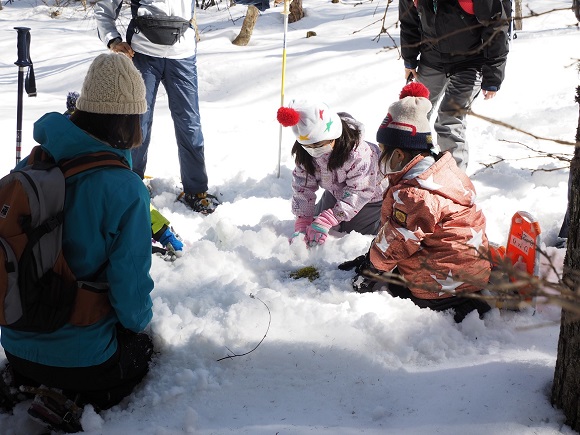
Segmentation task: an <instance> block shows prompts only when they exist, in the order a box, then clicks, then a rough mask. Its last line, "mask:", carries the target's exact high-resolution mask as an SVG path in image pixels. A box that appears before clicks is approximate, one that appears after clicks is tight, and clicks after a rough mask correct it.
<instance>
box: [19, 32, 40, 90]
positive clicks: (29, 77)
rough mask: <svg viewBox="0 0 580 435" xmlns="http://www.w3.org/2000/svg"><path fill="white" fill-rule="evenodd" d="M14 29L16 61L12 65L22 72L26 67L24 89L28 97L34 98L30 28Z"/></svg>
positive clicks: (34, 80) (34, 81) (34, 85)
mask: <svg viewBox="0 0 580 435" xmlns="http://www.w3.org/2000/svg"><path fill="white" fill-rule="evenodd" d="M14 29H16V31H17V32H18V43H17V49H18V60H17V61H16V62H14V64H15V65H18V66H19V67H20V68H22V71H24V68H25V67H28V70H27V72H26V79H25V80H24V89H25V90H26V93H27V94H28V96H29V97H36V78H35V77H34V66H33V65H32V60H31V59H30V28H29V27H15V28H14Z"/></svg>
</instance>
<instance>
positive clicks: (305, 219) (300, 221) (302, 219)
mask: <svg viewBox="0 0 580 435" xmlns="http://www.w3.org/2000/svg"><path fill="white" fill-rule="evenodd" d="M313 220H314V218H313V217H312V216H299V217H298V218H296V221H295V222H294V234H292V237H290V238H289V239H288V243H290V244H292V242H293V241H294V239H295V238H296V237H298V236H299V235H300V234H306V229H307V228H308V227H309V226H310V224H311V223H312V221H313Z"/></svg>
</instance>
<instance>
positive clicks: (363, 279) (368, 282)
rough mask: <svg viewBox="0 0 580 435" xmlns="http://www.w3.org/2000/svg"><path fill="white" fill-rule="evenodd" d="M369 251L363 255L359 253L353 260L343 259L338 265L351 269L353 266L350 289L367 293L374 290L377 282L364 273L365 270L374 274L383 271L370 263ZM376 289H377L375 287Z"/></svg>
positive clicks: (341, 268)
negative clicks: (353, 272)
mask: <svg viewBox="0 0 580 435" xmlns="http://www.w3.org/2000/svg"><path fill="white" fill-rule="evenodd" d="M369 253H370V251H368V252H367V253H366V254H365V255H360V256H358V257H356V258H355V259H354V260H350V261H345V262H344V263H341V264H339V265H338V268H339V269H340V270H351V269H353V268H354V271H355V272H356V275H355V276H354V278H353V279H352V280H351V284H352V289H353V290H354V291H355V292H357V293H368V292H372V291H375V288H374V287H375V284H376V283H377V282H378V281H376V280H375V279H373V278H371V277H370V276H368V275H366V274H365V272H370V273H373V274H376V275H382V274H383V272H381V271H379V270H378V269H376V268H375V267H374V266H373V264H372V263H371V259H370V254H369ZM377 290H378V289H377Z"/></svg>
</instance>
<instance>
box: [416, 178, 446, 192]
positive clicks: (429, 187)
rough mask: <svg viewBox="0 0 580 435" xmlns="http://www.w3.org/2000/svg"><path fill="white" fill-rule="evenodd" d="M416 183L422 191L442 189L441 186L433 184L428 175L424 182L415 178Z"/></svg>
mask: <svg viewBox="0 0 580 435" xmlns="http://www.w3.org/2000/svg"><path fill="white" fill-rule="evenodd" d="M417 183H419V186H421V187H422V188H423V189H427V190H438V189H440V188H442V187H443V186H442V185H441V184H437V183H435V181H434V180H433V175H430V176H429V177H428V178H426V179H425V180H422V179H420V178H417Z"/></svg>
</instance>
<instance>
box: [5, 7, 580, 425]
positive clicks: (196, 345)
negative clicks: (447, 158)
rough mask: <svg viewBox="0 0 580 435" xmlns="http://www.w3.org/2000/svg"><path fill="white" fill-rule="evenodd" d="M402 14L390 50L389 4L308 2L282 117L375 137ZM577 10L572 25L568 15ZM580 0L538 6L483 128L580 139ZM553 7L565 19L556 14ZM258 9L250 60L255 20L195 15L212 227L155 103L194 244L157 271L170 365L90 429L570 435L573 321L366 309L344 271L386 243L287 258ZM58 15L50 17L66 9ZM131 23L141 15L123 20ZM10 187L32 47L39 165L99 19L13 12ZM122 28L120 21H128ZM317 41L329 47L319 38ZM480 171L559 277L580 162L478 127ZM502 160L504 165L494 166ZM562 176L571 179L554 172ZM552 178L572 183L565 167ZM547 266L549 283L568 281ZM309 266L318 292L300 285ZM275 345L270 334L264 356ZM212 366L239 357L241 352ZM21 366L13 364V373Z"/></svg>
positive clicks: (285, 177) (272, 83)
mask: <svg viewBox="0 0 580 435" xmlns="http://www.w3.org/2000/svg"><path fill="white" fill-rule="evenodd" d="M397 4H398V2H397V0H395V1H394V2H393V3H391V4H390V5H389V6H388V11H387V13H386V20H385V24H386V25H385V27H387V28H388V32H389V35H387V34H383V35H381V36H380V38H378V39H377V36H378V34H379V31H380V28H381V22H380V20H381V18H382V17H383V14H384V11H385V9H386V7H387V2H385V1H375V2H365V3H358V2H354V1H348V2H346V1H345V2H343V3H339V4H333V3H331V2H330V1H322V0H308V1H305V2H304V6H305V12H306V17H305V18H304V19H302V20H301V21H299V22H297V23H294V24H290V25H289V26H288V33H287V48H286V59H287V65H286V75H285V97H284V98H285V101H289V100H290V99H292V98H303V97H309V98H320V99H323V100H324V101H326V102H327V103H328V104H330V105H331V106H332V107H333V108H334V109H335V110H336V111H347V112H349V113H351V114H352V115H353V116H355V117H356V118H357V119H358V120H360V121H361V122H363V123H364V124H365V125H366V131H367V133H366V137H367V139H369V140H374V138H375V132H376V129H377V128H378V126H379V124H380V122H381V120H382V119H383V117H384V116H385V115H386V111H387V108H388V106H389V105H390V104H391V103H392V102H393V101H395V100H396V99H397V98H398V93H399V91H400V89H401V88H402V86H403V85H404V77H403V64H402V60H401V59H400V58H399V52H398V50H397V49H396V48H394V43H398V41H399V37H398V32H399V30H398V28H397V27H396V25H395V23H396V21H397ZM566 8H568V9H566ZM569 8H570V2H569V1H560V0H551V1H549V2H547V1H540V0H532V1H527V2H524V15H526V16H529V15H532V14H531V10H533V11H534V12H536V13H539V14H537V16H534V17H533V18H527V19H525V20H524V23H523V30H522V31H519V32H517V39H515V40H514V41H513V43H512V47H511V53H510V55H509V60H508V65H507V73H506V79H505V82H504V84H503V86H502V89H501V90H500V92H499V93H498V95H497V97H496V98H495V99H493V100H490V101H484V100H483V98H481V97H480V98H479V99H478V100H477V101H476V102H475V104H474V106H473V110H474V111H475V112H476V113H478V114H482V115H485V116H489V117H492V118H495V119H498V120H501V121H503V122H506V123H508V124H510V125H514V126H516V127H518V128H519V129H521V130H525V131H528V132H530V133H533V134H534V135H536V136H539V137H544V138H553V139H559V140H564V141H569V142H573V141H574V135H575V129H576V125H577V119H578V118H577V117H578V106H577V105H576V104H575V103H574V93H575V87H576V86H577V85H578V84H579V77H578V71H577V69H576V66H575V62H576V61H577V60H578V59H579V58H580V44H578V41H579V29H578V26H577V22H576V19H575V18H574V15H573V14H572V12H571V11H570V10H569ZM553 9H560V10H559V11H556V12H551V13H545V14H543V13H542V12H548V11H551V10H553ZM281 10H282V8H281V7H276V8H274V7H272V8H271V9H269V10H267V11H266V12H264V13H262V14H261V15H260V17H259V19H258V22H257V24H256V28H255V30H254V33H253V36H252V39H251V42H250V44H249V45H248V46H247V47H237V46H234V45H232V44H231V41H232V40H233V39H234V37H235V36H236V35H237V34H238V32H239V29H240V26H241V23H242V20H243V16H244V14H245V11H246V7H244V6H233V7H231V8H229V9H228V8H226V7H225V6H224V5H223V3H220V4H219V8H218V7H216V6H212V7H211V8H209V9H208V10H199V11H198V22H199V29H200V31H201V37H202V40H201V42H200V44H199V56H198V71H199V88H200V98H201V114H202V122H203V130H204V134H205V139H206V145H207V146H206V159H207V166H208V174H209V178H210V191H211V192H212V193H214V194H216V195H218V196H219V197H220V198H221V200H222V201H223V205H221V206H220V207H219V208H218V209H217V211H216V212H215V213H214V214H213V215H211V216H206V217H204V216H200V215H197V214H194V213H192V212H190V211H188V210H187V209H186V208H185V206H184V205H182V204H181V203H176V202H174V199H175V192H176V191H177V190H178V189H179V179H178V177H176V174H177V173H178V163H177V152H176V146H175V140H174V135H173V133H172V131H173V127H172V123H171V117H170V114H169V110H168V108H167V98H166V95H165V92H164V90H163V89H162V88H161V89H160V95H159V98H158V100H157V106H156V108H157V110H156V114H155V122H154V129H153V139H152V144H151V147H150V152H149V155H150V159H149V166H148V174H150V175H151V176H154V177H155V178H154V179H153V180H152V186H153V192H154V197H153V203H154V204H155V205H156V206H157V207H158V208H159V209H160V211H161V212H162V213H163V214H164V215H165V216H167V217H168V218H169V219H170V220H171V222H172V224H173V225H174V227H175V229H176V230H177V231H178V232H179V234H180V235H181V236H182V237H183V239H184V241H185V243H186V253H185V255H184V256H183V258H181V259H180V260H178V261H176V262H174V263H167V262H164V261H163V260H162V259H160V258H158V257H155V258H154V259H153V266H152V269H151V275H152V276H153V278H154V280H155V289H154V291H153V293H152V297H153V301H154V308H153V309H154V316H153V321H152V323H151V331H152V333H153V336H154V339H155V345H156V347H157V350H158V351H159V355H158V356H157V357H156V358H155V364H154V365H153V367H152V368H151V371H150V374H149V375H148V376H147V377H146V379H145V380H144V382H143V383H142V385H140V386H139V387H138V388H137V389H136V391H135V392H134V394H132V395H131V396H130V397H129V398H127V399H126V400H125V401H124V402H123V403H122V404H120V405H119V406H116V407H114V408H113V409H111V410H108V411H105V412H102V413H101V414H100V415H99V414H96V413H95V412H94V411H93V410H92V408H91V407H87V408H86V410H85V413H84V416H83V421H82V423H83V427H84V429H85V432H86V433H87V434H90V435H96V434H123V435H132V434H142V435H146V434H151V435H169V434H181V433H191V434H203V435H209V434H255V435H261V434H269V435H274V434H281V435H282V434H284V435H290V434H292V435H297V434H310V433H316V434H338V435H342V434H359V433H365V434H402V433H404V434H410V435H417V434H431V433H442V434H458V435H459V434H486V435H487V434H510V435H511V434H532V433H533V434H542V435H546V434H556V433H565V434H566V433H568V434H569V433H572V431H571V429H570V428H569V427H567V426H565V425H564V424H563V422H564V416H563V414H562V413H561V412H560V411H559V410H555V409H553V408H552V406H551V405H550V400H549V392H550V386H551V382H552V377H553V372H554V365H555V361H556V347H557V340H558V333H559V322H560V312H559V309H558V308H557V307H554V306H542V305H540V306H538V309H537V311H536V312H535V313H534V312H533V311H532V310H531V309H529V310H525V311H523V312H503V311H502V312H500V311H499V310H497V309H495V310H493V311H492V312H491V313H490V315H489V316H488V317H487V318H486V319H485V320H483V321H482V320H480V319H479V318H478V317H477V316H476V315H475V314H471V315H470V316H468V318H467V319H466V320H465V321H464V322H463V323H462V324H460V325H456V324H455V323H454V322H453V319H452V317H451V315H450V314H442V313H435V312H431V311H428V310H420V309H419V308H417V307H416V306H414V305H413V304H412V303H411V302H409V301H405V300H401V299H394V298H392V297H390V296H389V295H387V294H383V293H377V294H364V295H359V294H354V293H353V292H351V291H350V290H351V288H350V283H349V280H350V277H351V276H352V273H351V272H343V271H340V270H338V269H337V267H336V266H337V265H338V264H339V263H340V262H342V261H344V260H348V259H352V258H354V257H356V256H358V255H360V254H362V253H364V252H365V251H366V250H367V249H368V246H369V243H370V241H371V238H370V236H362V235H359V234H350V235H337V234H335V235H334V237H330V238H329V240H328V241H327V242H326V244H325V245H324V246H323V247H320V248H317V249H311V250H307V249H306V248H305V246H304V245H303V244H302V243H295V244H293V245H289V244H288V241H287V237H288V236H289V235H290V234H291V233H292V231H293V218H292V215H291V212H290V198H291V188H290V181H291V171H292V168H293V159H292V157H291V155H290V149H291V146H292V143H293V137H292V135H291V133H290V132H289V131H284V132H283V136H282V143H281V144H282V146H281V166H280V176H279V177H278V153H279V145H280V141H279V134H280V127H279V124H278V123H277V122H276V110H277V109H278V107H279V106H280V102H281V72H282V68H281V65H282V53H283V34H284V26H283V15H282V14H280V12H281ZM55 11H56V12H60V14H59V15H58V16H57V17H56V18H50V14H51V12H55ZM125 16H126V12H125ZM0 17H1V18H0V19H1V21H2V25H1V28H0V53H2V54H1V56H0V60H1V63H0V94H1V95H2V98H1V99H0V132H1V133H0V134H1V137H2V147H3V152H2V155H3V157H2V159H1V161H0V172H1V173H2V174H4V173H7V172H8V171H9V170H10V169H11V168H12V167H13V165H14V161H15V159H14V155H15V153H14V145H12V144H14V143H15V137H16V134H15V130H16V111H17V109H16V107H17V105H16V102H17V74H18V68H17V67H16V66H15V65H14V63H13V62H15V61H16V60H17V51H16V35H17V34H16V31H15V30H14V29H13V27H16V26H25V27H30V28H31V32H30V34H31V41H32V42H31V58H32V60H33V61H34V67H35V72H36V80H37V87H38V96H37V97H36V98H28V97H26V96H25V97H24V101H23V134H22V138H23V139H22V142H23V152H22V153H23V155H27V153H28V151H30V149H31V148H32V146H33V145H34V144H33V140H32V124H33V122H34V121H35V120H36V119H38V118H39V117H40V116H42V115H43V114H44V113H46V112H49V111H59V112H62V111H64V110H65V104H64V100H65V96H66V94H67V92H69V91H72V90H77V91H79V90H80V89H81V84H82V80H83V78H84V76H85V73H86V70H87V68H88V66H89V64H90V63H91V61H92V59H93V58H94V57H95V56H97V55H98V54H99V53H102V52H104V51H105V48H104V46H103V45H102V44H101V43H100V41H99V40H98V38H97V36H96V30H95V21H94V19H93V18H92V12H90V11H89V12H85V11H83V10H82V9H81V8H80V6H79V7H75V8H66V9H58V8H54V7H48V6H46V5H45V4H44V2H41V1H38V2H34V1H30V0H16V1H15V3H9V4H6V5H5V7H4V10H2V11H1V12H0ZM125 22H126V20H125ZM309 30H314V31H315V32H316V33H317V36H315V37H311V38H306V32H307V31H309ZM468 139H469V140H470V144H471V145H470V149H471V159H470V164H469V167H468V171H467V172H468V174H469V175H470V176H471V178H472V179H473V181H474V183H475V186H476V188H477V191H478V203H479V204H480V205H481V207H483V209H484V211H485V213H486V216H487V219H488V222H487V224H488V226H487V233H488V236H489V238H490V239H491V240H492V241H494V242H498V243H504V242H505V238H506V233H507V231H508V229H509V223H510V219H511V216H512V215H513V213H514V212H516V211H518V210H525V211H528V212H530V213H532V214H533V215H534V216H535V217H536V218H537V219H538V220H539V222H540V224H541V226H542V230H543V234H542V237H543V241H544V243H545V245H546V247H545V249H546V251H547V252H548V253H549V255H550V256H551V261H552V262H553V264H554V265H555V266H556V269H557V270H558V271H561V264H562V261H563V258H564V254H565V252H564V250H563V249H561V250H557V249H555V248H552V247H550V246H551V245H553V243H554V241H555V239H556V236H557V233H558V230H559V227H560V224H561V221H562V218H563V215H564V212H565V209H566V201H567V199H566V191H567V189H566V186H567V177H568V169H567V165H566V163H565V162H564V163H563V162H561V161H558V160H555V159H553V158H544V157H537V156H538V153H537V152H533V151H531V150H530V149H528V148H527V147H531V148H532V149H535V150H537V151H539V152H544V153H548V152H549V153H562V154H564V155H568V156H570V155H571V153H572V148H571V147H570V146H567V145H559V144H556V143H554V142H552V141H547V140H540V139H534V138H532V137H531V136H529V135H525V134H523V133H520V132H518V131H515V130H510V129H507V128H504V127H501V126H498V125H494V124H490V123H488V122H486V121H483V120H481V119H478V118H476V117H473V116H472V117H470V119H469V126H468ZM494 162H496V163H494ZM559 168H561V169H559ZM556 169H557V170H556ZM547 263H548V261H547V260H544V265H543V267H542V274H543V276H546V277H548V278H550V279H556V276H555V274H554V273H553V272H550V271H549V268H548V266H547ZM304 266H315V267H317V268H318V270H319V271H320V278H319V279H317V280H315V281H313V282H310V281H308V280H306V279H299V280H294V279H292V278H290V277H289V273H290V272H292V271H295V270H296V269H299V268H301V267H304ZM264 336H265V338H264ZM262 338H264V340H263V342H262V343H261V344H260V345H259V346H258V347H257V349H255V350H254V351H253V352H251V353H249V354H247V355H245V356H240V357H235V358H231V359H225V360H221V361H218V360H219V359H220V358H223V357H225V356H227V355H229V354H230V350H231V351H232V352H234V353H236V354H243V353H246V352H248V351H250V350H252V349H253V348H254V347H255V346H256V345H257V344H258V343H259V342H260V340H261V339H262ZM4 364H5V358H4V353H3V351H2V350H0V366H3V365H4ZM27 407H28V403H27V402H25V403H22V404H20V405H18V406H17V407H16V409H15V410H14V415H7V414H0V433H1V434H4V435H16V434H18V435H20V434H26V435H29V434H33V435H34V434H38V433H40V431H41V430H40V428H39V426H38V425H37V424H36V423H35V422H32V421H30V420H29V419H28V418H27V413H26V410H27Z"/></svg>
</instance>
